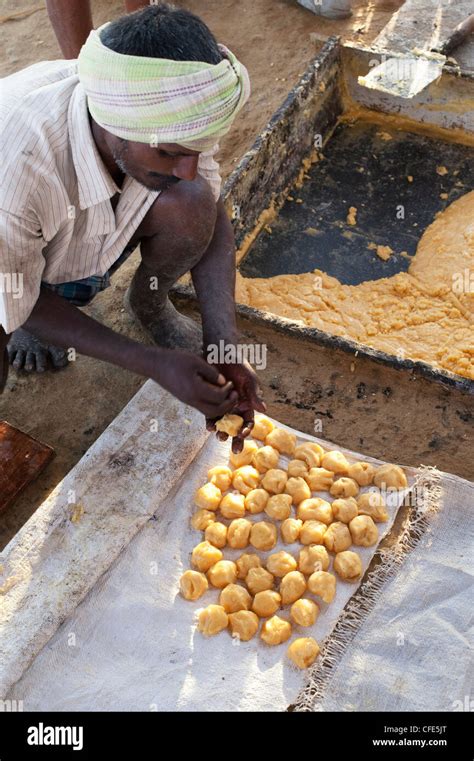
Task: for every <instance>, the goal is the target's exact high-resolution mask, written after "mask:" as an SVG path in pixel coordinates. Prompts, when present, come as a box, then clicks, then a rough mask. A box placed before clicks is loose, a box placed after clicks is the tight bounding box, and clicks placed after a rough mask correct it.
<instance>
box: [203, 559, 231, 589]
mask: <svg viewBox="0 0 474 761" xmlns="http://www.w3.org/2000/svg"><path fill="white" fill-rule="evenodd" d="M207 578H208V579H209V581H210V582H211V584H212V586H213V587H216V588H217V589H224V587H226V586H227V585H228V584H234V583H235V580H236V579H237V566H236V565H235V563H234V562H232V560H219V561H218V562H217V563H215V564H214V565H213V566H211V567H210V568H209V570H208V572H207Z"/></svg>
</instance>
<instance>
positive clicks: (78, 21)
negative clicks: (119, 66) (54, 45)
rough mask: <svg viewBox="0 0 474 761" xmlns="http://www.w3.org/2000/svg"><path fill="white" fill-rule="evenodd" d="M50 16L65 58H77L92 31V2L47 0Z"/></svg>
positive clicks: (85, 0) (88, 0)
mask: <svg viewBox="0 0 474 761" xmlns="http://www.w3.org/2000/svg"><path fill="white" fill-rule="evenodd" d="M46 7H47V9H48V16H49V19H50V21H51V24H52V27H53V29H54V32H55V34H56V37H57V40H58V42H59V46H60V48H61V50H62V52H63V55H64V57H65V58H77V56H78V55H79V51H80V49H81V48H82V46H83V45H84V43H85V41H86V40H87V38H88V36H89V32H90V31H91V29H92V12H91V4H90V0H46Z"/></svg>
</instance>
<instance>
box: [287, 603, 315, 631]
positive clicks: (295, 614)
mask: <svg viewBox="0 0 474 761" xmlns="http://www.w3.org/2000/svg"><path fill="white" fill-rule="evenodd" d="M318 615H319V605H316V603H315V602H313V601H312V600H308V599H307V598H306V597H301V598H300V599H299V600H296V602H294V603H293V605H292V606H291V608H290V616H291V618H292V620H293V621H294V622H295V624H298V626H313V625H314V624H315V623H316V619H317V617H318Z"/></svg>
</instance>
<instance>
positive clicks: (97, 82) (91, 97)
mask: <svg viewBox="0 0 474 761" xmlns="http://www.w3.org/2000/svg"><path fill="white" fill-rule="evenodd" d="M105 26H107V25H105ZM103 29H104V26H102V27H100V28H99V29H98V30H96V31H92V32H91V33H90V35H89V37H88V39H87V40H86V43H85V44H84V46H83V47H82V49H81V52H80V54H79V58H78V74H79V80H80V82H81V83H82V86H83V87H84V90H85V93H86V95H87V101H88V106H89V111H90V113H91V115H92V117H93V119H94V120H95V121H96V122H97V123H98V124H99V125H100V126H101V127H103V128H104V129H106V130H107V131H108V132H111V133H112V134H113V135H117V137H121V138H124V139H126V140H132V141H136V142H138V143H149V144H157V143H178V144H179V145H182V146H184V147H185V148H190V149H191V150H196V151H205V150H208V149H210V148H211V147H212V146H213V145H215V143H216V142H218V140H219V139H220V138H221V137H222V136H223V135H225V134H226V132H228V130H229V129H230V126H231V124H232V121H233V120H234V118H235V116H236V115H237V113H238V112H239V111H240V109H241V108H242V106H243V105H244V103H245V102H246V100H247V99H248V97H249V95H250V82H249V77H248V73H247V69H246V68H245V66H243V64H241V63H240V62H239V61H238V60H237V58H236V57H235V56H234V54H233V53H232V52H231V51H230V50H228V49H227V48H226V47H225V46H224V45H219V49H220V51H221V52H222V53H223V54H224V55H225V56H227V57H226V58H223V60H222V61H221V62H220V63H218V64H211V63H202V62H197V61H172V60H169V59H167V58H146V57H142V56H133V55H123V54H122V53H116V52H115V51H114V50H111V49H110V48H108V47H107V46H106V45H104V44H103V43H102V41H101V39H100V32H101V31H102V30H103Z"/></svg>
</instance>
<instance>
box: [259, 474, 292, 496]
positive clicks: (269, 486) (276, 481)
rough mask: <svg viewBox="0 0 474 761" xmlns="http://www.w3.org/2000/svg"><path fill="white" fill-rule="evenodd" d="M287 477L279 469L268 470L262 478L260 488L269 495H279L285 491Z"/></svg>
mask: <svg viewBox="0 0 474 761" xmlns="http://www.w3.org/2000/svg"><path fill="white" fill-rule="evenodd" d="M287 481H288V476H287V475H286V473H285V471H284V470H282V469H281V468H270V470H267V472H266V473H265V475H264V476H263V478H262V481H261V484H260V486H261V487H262V489H266V491H268V492H270V494H281V493H282V492H284V491H285V486H286V482H287Z"/></svg>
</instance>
